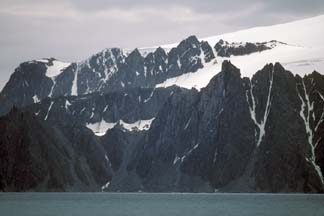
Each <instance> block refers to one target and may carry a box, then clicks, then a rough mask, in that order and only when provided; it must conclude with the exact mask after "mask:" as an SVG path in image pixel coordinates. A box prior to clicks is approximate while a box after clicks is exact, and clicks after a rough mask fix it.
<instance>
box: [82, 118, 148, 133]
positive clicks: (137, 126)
mask: <svg viewBox="0 0 324 216" xmlns="http://www.w3.org/2000/svg"><path fill="white" fill-rule="evenodd" d="M153 120H154V118H152V119H148V120H138V121H136V122H134V123H126V122H124V121H123V120H120V121H117V122H106V121H105V120H101V122H96V123H89V124H87V125H86V126H87V127H88V128H89V129H90V130H92V131H93V132H94V133H95V134H96V135H97V136H103V135H105V134H106V131H107V130H110V129H112V128H114V127H115V126H116V125H117V124H120V125H121V126H122V127H123V128H124V129H126V130H128V131H134V130H140V131H142V130H148V129H149V128H150V126H151V123H152V121H153Z"/></svg>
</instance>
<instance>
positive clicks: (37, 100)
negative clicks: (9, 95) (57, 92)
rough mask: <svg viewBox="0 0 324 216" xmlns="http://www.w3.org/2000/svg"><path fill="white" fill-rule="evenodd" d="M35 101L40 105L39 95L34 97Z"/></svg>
mask: <svg viewBox="0 0 324 216" xmlns="http://www.w3.org/2000/svg"><path fill="white" fill-rule="evenodd" d="M33 100H34V103H38V102H39V101H40V99H39V98H38V96H37V95H34V96H33Z"/></svg>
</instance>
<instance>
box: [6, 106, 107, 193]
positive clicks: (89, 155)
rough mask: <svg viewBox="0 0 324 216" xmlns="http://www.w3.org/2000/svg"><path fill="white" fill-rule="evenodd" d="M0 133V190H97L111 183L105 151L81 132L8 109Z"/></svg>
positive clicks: (88, 132) (92, 138)
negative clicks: (109, 181) (8, 111)
mask: <svg viewBox="0 0 324 216" xmlns="http://www.w3.org/2000/svg"><path fill="white" fill-rule="evenodd" d="M0 129H1V131H2V133H1V135H0V155H1V157H0V160H1V163H0V164H1V165H0V190H1V191H98V190H100V188H101V186H102V185H104V184H105V183H106V182H107V181H108V180H110V179H111V178H112V171H111V168H110V166H109V163H108V162H107V161H106V160H105V151H104V150H103V148H102V146H101V145H100V144H99V142H98V141H97V139H96V138H95V137H94V136H93V134H92V133H91V131H89V130H88V129H86V128H83V127H76V126H74V127H71V126H67V125H65V126H63V125H51V126H50V125H49V124H48V123H46V122H44V121H41V120H39V119H37V118H36V117H35V116H34V115H33V114H30V113H28V112H24V113H23V112H20V111H18V110H16V109H13V110H12V111H11V112H10V113H9V114H8V115H7V116H4V117H1V118H0Z"/></svg>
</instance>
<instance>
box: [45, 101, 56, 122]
mask: <svg viewBox="0 0 324 216" xmlns="http://www.w3.org/2000/svg"><path fill="white" fill-rule="evenodd" d="M53 104H54V101H51V104H50V105H49V107H48V110H47V113H46V116H45V118H44V120H45V121H46V120H47V118H48V114H49V113H50V111H51V109H52V106H53Z"/></svg>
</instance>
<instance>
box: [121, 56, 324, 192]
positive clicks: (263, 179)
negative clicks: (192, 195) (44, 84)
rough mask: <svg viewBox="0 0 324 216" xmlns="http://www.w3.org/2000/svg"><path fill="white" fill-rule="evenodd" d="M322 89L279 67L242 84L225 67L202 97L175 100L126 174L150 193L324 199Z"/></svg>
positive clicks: (318, 79)
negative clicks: (313, 194)
mask: <svg viewBox="0 0 324 216" xmlns="http://www.w3.org/2000/svg"><path fill="white" fill-rule="evenodd" d="M322 82H323V76H321V75H319V74H318V73H316V72H314V73H313V74H311V75H309V76H307V77H305V78H303V79H302V78H300V77H298V76H296V77H294V76H293V75H292V74H291V73H290V72H288V71H286V70H285V69H284V68H283V67H282V66H281V65H280V64H278V63H277V64H275V65H272V64H269V65H266V66H265V67H264V68H263V69H262V70H260V71H258V72H257V73H256V74H255V75H254V76H253V78H252V79H251V80H249V79H247V78H244V79H242V78H241V77H240V72H239V69H237V68H236V67H235V66H233V65H232V64H231V63H230V62H224V63H223V69H222V71H221V72H220V73H219V74H218V75H217V76H215V77H214V78H213V79H212V80H211V81H210V83H209V85H208V86H207V87H206V88H204V89H202V91H201V92H200V93H195V92H191V93H190V94H174V95H172V96H171V97H170V98H169V100H168V101H167V102H166V103H165V105H164V106H163V108H162V109H161V111H160V112H159V114H158V115H157V117H156V119H155V121H154V122H153V123H152V125H151V128H150V130H149V131H148V132H147V133H146V135H144V137H143V138H142V139H141V141H140V142H139V143H138V146H137V150H136V151H135V153H134V154H133V160H132V161H131V162H130V163H129V164H128V170H130V171H132V170H136V173H137V174H138V176H139V177H140V179H141V188H142V189H144V190H147V191H213V190H215V189H216V190H221V191H239V192H242V191H249V192H251V191H257V192H322V191H323V177H322V170H323V163H322V161H321V159H322V156H323V155H322V152H321V151H320V150H321V149H322V148H323V143H322V136H323V133H320V131H321V128H322V127H323V125H322V123H323V103H324V101H323V100H322V97H321V96H322V95H323V93H322V87H319V86H320V83H322ZM119 189H121V190H122V186H121V188H119Z"/></svg>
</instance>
